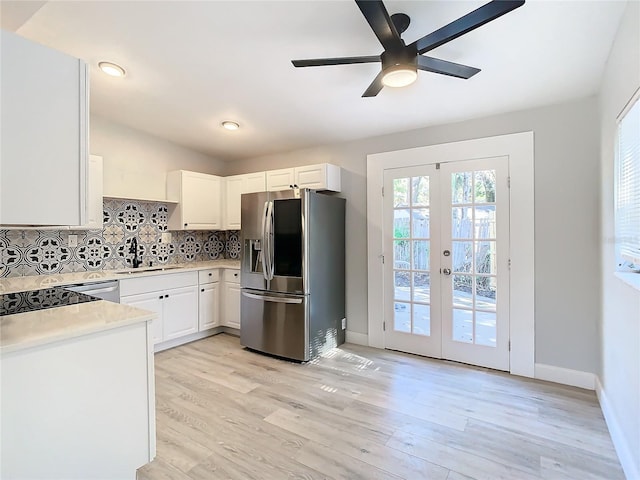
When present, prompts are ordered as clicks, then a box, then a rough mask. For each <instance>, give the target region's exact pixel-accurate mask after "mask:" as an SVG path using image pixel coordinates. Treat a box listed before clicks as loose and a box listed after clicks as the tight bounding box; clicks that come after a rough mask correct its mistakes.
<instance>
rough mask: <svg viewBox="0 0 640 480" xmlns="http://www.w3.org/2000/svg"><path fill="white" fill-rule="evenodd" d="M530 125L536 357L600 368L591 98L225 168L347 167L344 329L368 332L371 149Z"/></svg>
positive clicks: (570, 366)
mask: <svg viewBox="0 0 640 480" xmlns="http://www.w3.org/2000/svg"><path fill="white" fill-rule="evenodd" d="M418 107H419V105H416V108H418ZM529 130H532V131H533V132H534V135H535V210H536V216H535V221H536V238H535V242H536V249H535V255H536V266H535V268H536V304H535V306H536V363H542V364H548V365H554V366H558V367H564V368H568V369H574V370H581V371H586V372H592V373H595V372H596V367H597V364H598V356H597V352H598V344H599V341H598V335H597V324H598V318H599V311H600V300H599V298H600V295H599V291H600V281H599V267H598V256H599V247H598V232H599V222H598V211H599V185H600V183H599V178H598V177H599V174H600V171H599V163H598V162H599V158H598V153H599V147H598V145H599V139H598V118H597V101H596V98H595V97H593V98H586V99H582V100H577V101H573V102H569V103H563V104H559V105H553V106H548V107H541V108H537V109H532V110H526V111H519V112H513V113H508V114H502V115H496V116H492V117H487V118H481V119H475V120H469V121H466V122H461V123H456V124H449V125H441V126H435V127H427V128H424V129H419V130H413V131H409V132H402V133H397V134H393V135H385V136H380V137H375V138H369V139H363V140H359V141H355V142H349V143H344V144H339V145H331V146H326V147H319V148H313V149H306V150H300V151H295V152H290V153H286V154H280V155H270V156H265V157H259V158H254V159H249V160H244V161H236V162H230V163H229V164H228V167H227V170H226V173H227V174H235V173H244V172H251V171H260V170H269V169H274V168H281V167H289V166H296V165H304V164H309V163H319V162H330V163H335V164H337V165H341V166H342V168H343V185H342V190H343V192H342V196H344V197H345V198H346V199H347V252H348V255H347V322H348V330H350V331H353V332H357V333H366V332H367V296H366V295H367V263H366V261H367V257H366V250H367V243H366V241H367V231H366V157H367V154H371V153H379V152H385V151H392V150H401V149H406V148H412V147H419V146H425V145H434V144H438V143H445V142H453V141H459V140H468V139H472V138H481V137H487V136H494V135H502V134H507V133H516V132H522V131H529Z"/></svg>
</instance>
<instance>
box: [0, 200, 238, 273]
mask: <svg viewBox="0 0 640 480" xmlns="http://www.w3.org/2000/svg"><path fill="white" fill-rule="evenodd" d="M103 211H104V225H103V229H102V230H82V231H68V230H0V250H1V252H2V259H1V263H0V277H19V276H25V275H41V274H48V273H66V272H78V271H86V270H102V269H122V268H127V267H131V259H132V257H133V254H131V253H129V249H130V245H131V239H132V238H134V237H136V238H137V239H138V254H139V256H140V258H142V261H143V265H144V266H147V265H149V262H153V264H154V265H166V264H175V263H185V262H193V261H198V260H215V259H218V258H239V255H240V232H239V231H183V232H182V231H181V232H176V231H172V232H170V234H171V242H170V243H161V238H162V234H163V233H165V232H168V230H167V217H168V207H167V205H166V204H164V203H157V202H138V201H135V202H134V201H124V200H113V199H105V200H104V207H103ZM69 235H77V236H78V245H77V246H75V247H70V246H69Z"/></svg>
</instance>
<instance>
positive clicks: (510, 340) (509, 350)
mask: <svg viewBox="0 0 640 480" xmlns="http://www.w3.org/2000/svg"><path fill="white" fill-rule="evenodd" d="M509 351H511V340H509Z"/></svg>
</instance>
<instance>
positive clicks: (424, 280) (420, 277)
mask: <svg viewBox="0 0 640 480" xmlns="http://www.w3.org/2000/svg"><path fill="white" fill-rule="evenodd" d="M413 301H414V302H422V303H430V301H431V284H430V282H429V274H428V273H414V274H413Z"/></svg>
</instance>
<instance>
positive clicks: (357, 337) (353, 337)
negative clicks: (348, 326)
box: [346, 330, 369, 347]
mask: <svg viewBox="0 0 640 480" xmlns="http://www.w3.org/2000/svg"><path fill="white" fill-rule="evenodd" d="M346 342H347V343H355V344H356V345H364V346H365V347H366V346H368V345H369V335H367V334H366V333H359V332H352V331H350V330H347V335H346Z"/></svg>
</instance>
